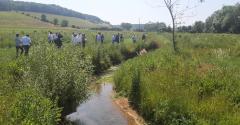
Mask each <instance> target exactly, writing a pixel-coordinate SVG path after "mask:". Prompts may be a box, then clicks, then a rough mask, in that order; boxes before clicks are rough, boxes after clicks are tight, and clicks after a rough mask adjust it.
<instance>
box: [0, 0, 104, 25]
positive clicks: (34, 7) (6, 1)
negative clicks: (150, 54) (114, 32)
mask: <svg viewBox="0 0 240 125" xmlns="http://www.w3.org/2000/svg"><path fill="white" fill-rule="evenodd" d="M12 10H14V11H29V12H38V13H49V14H55V15H62V16H69V17H76V18H80V19H83V20H88V21H90V22H92V23H98V24H101V23H106V22H104V21H103V20H101V19H100V18H98V17H96V16H92V15H88V14H82V13H79V12H76V11H73V10H70V9H66V8H63V7H60V6H57V5H47V4H40V3H33V2H22V1H12V0H0V11H12Z"/></svg>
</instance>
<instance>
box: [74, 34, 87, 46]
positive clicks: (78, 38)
mask: <svg viewBox="0 0 240 125" xmlns="http://www.w3.org/2000/svg"><path fill="white" fill-rule="evenodd" d="M86 41H87V38H86V35H85V34H84V33H78V34H77V33H74V32H73V33H72V43H73V45H80V46H82V47H83V48H85V44H86Z"/></svg>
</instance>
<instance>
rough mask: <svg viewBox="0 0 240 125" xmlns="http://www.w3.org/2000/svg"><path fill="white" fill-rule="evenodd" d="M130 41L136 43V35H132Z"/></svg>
mask: <svg viewBox="0 0 240 125" xmlns="http://www.w3.org/2000/svg"><path fill="white" fill-rule="evenodd" d="M132 41H133V43H136V42H137V38H136V35H135V34H133V36H132Z"/></svg>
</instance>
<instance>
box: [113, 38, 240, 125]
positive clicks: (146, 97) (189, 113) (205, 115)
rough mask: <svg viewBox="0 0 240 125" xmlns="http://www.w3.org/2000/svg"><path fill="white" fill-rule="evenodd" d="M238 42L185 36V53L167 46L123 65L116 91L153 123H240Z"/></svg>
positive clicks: (182, 42)
mask: <svg viewBox="0 0 240 125" xmlns="http://www.w3.org/2000/svg"><path fill="white" fill-rule="evenodd" d="M239 43H240V41H239V36H237V35H216V34H196V35H194V34H180V35H179V38H178V46H179V47H180V48H181V49H180V53H178V54H175V53H173V52H172V50H171V49H170V46H169V45H170V44H168V43H167V44H165V45H166V46H165V48H161V49H160V50H158V51H156V52H153V53H150V54H148V55H145V56H142V57H138V58H135V59H132V60H129V61H127V62H126V63H124V64H123V65H122V66H121V68H120V69H119V70H118V71H117V72H116V73H115V75H114V81H115V86H116V91H117V92H119V93H120V94H122V95H124V96H126V97H129V101H130V103H131V104H132V106H133V107H135V108H137V111H138V112H139V113H140V114H141V115H142V116H143V117H144V118H145V119H146V120H147V121H148V122H149V124H153V125H230V124H231V125H237V124H239V123H240V118H239V117H237V116H239V114H240V109H239V92H240V91H239V85H240V82H239V78H240V68H239V67H240V63H239V59H240V57H239V54H238V48H239ZM136 69H138V72H139V73H137V74H136Z"/></svg>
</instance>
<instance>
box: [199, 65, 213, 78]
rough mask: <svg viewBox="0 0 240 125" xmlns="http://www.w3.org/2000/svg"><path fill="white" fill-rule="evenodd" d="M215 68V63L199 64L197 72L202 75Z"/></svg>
mask: <svg viewBox="0 0 240 125" xmlns="http://www.w3.org/2000/svg"><path fill="white" fill-rule="evenodd" d="M213 68H214V65H212V64H206V63H203V64H200V65H199V66H198V69H197V72H198V74H200V75H204V74H205V73H207V72H208V71H210V70H211V69H213Z"/></svg>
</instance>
